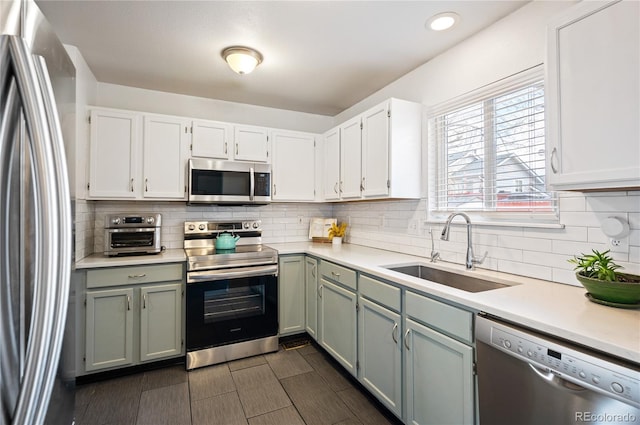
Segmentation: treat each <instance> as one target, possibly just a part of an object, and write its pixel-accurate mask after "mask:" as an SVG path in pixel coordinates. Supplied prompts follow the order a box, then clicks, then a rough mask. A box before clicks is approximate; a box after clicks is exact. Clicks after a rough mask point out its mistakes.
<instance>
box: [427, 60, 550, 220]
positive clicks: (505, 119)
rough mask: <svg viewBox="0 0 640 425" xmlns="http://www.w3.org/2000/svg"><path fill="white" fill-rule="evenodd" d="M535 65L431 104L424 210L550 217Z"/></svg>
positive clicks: (541, 98) (541, 88)
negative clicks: (442, 102) (426, 207)
mask: <svg viewBox="0 0 640 425" xmlns="http://www.w3.org/2000/svg"><path fill="white" fill-rule="evenodd" d="M540 68H541V67H538V69H535V70H533V71H531V70H530V71H527V72H525V73H523V74H520V75H517V76H515V77H511V78H508V79H506V80H502V81H500V82H498V83H495V84H492V85H490V86H487V87H485V88H483V89H482V90H479V91H478V92H475V93H472V94H471V95H468V96H465V98H464V99H458V100H456V101H455V102H452V103H449V104H448V105H445V106H443V107H440V108H438V109H437V110H436V111H435V113H432V116H431V119H430V137H429V139H430V164H429V171H430V173H429V175H430V181H429V187H430V191H429V195H430V196H429V210H430V212H431V213H438V212H441V213H446V212H452V211H471V212H473V211H476V212H482V213H490V214H484V215H485V216H487V217H490V216H493V217H495V218H499V217H500V216H503V217H506V216H511V217H514V216H517V215H516V214H511V213H528V214H530V215H531V214H535V215H539V216H540V217H541V218H543V219H549V218H555V217H556V200H555V196H554V195H553V194H552V193H549V192H547V191H546V187H545V137H544V134H545V127H544V80H543V77H542V75H541V74H542V70H541V69H540Z"/></svg>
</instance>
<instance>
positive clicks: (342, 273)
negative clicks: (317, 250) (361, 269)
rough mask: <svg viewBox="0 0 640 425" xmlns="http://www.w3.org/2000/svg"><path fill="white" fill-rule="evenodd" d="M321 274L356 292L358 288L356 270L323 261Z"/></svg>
mask: <svg viewBox="0 0 640 425" xmlns="http://www.w3.org/2000/svg"><path fill="white" fill-rule="evenodd" d="M320 274H321V275H322V276H323V277H326V278H327V279H330V280H332V281H334V282H337V283H340V284H342V285H344V286H346V287H348V288H351V289H353V290H354V291H355V290H356V289H357V287H358V285H357V282H356V272H355V270H351V269H348V268H346V267H342V266H339V265H337V264H334V263H330V262H328V261H322V262H321V263H320Z"/></svg>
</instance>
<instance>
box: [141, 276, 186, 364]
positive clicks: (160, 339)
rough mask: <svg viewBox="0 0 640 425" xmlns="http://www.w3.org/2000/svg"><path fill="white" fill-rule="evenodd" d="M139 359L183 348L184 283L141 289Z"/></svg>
mask: <svg viewBox="0 0 640 425" xmlns="http://www.w3.org/2000/svg"><path fill="white" fill-rule="evenodd" d="M140 296H141V298H142V306H141V309H140V361H143V362H144V361H148V360H156V359H162V358H165V357H171V356H177V355H179V354H180V353H181V351H182V284H180V283H172V284H167V285H154V286H147V287H143V288H141V289H140Z"/></svg>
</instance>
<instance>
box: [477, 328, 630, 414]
mask: <svg viewBox="0 0 640 425" xmlns="http://www.w3.org/2000/svg"><path fill="white" fill-rule="evenodd" d="M475 329H476V347H477V360H478V361H477V373H478V399H479V415H480V423H481V424H522V425H526V424H579V423H608V424H612V423H618V424H620V423H639V422H640V365H638V364H629V363H627V362H623V361H621V360H617V359H614V358H611V357H608V356H604V355H602V354H599V353H595V352H592V351H591V350H588V349H586V348H584V347H578V346H575V345H573V344H570V343H568V342H566V341H560V340H557V339H555V338H552V337H549V336H546V335H540V334H538V333H536V332H534V331H530V330H526V329H522V328H520V327H516V326H513V325H511V324H507V323H503V322H501V321H498V320H494V319H491V318H488V317H480V316H479V317H478V318H477V320H476V327H475Z"/></svg>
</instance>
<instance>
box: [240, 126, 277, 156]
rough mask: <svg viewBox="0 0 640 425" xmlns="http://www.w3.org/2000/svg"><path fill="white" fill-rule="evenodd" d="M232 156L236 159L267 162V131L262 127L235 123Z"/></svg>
mask: <svg viewBox="0 0 640 425" xmlns="http://www.w3.org/2000/svg"><path fill="white" fill-rule="evenodd" d="M234 144H235V147H234V156H233V158H234V159H236V160H238V161H255V162H269V131H268V129H267V128H264V127H255V126H252V125H236V126H235V128H234Z"/></svg>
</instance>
